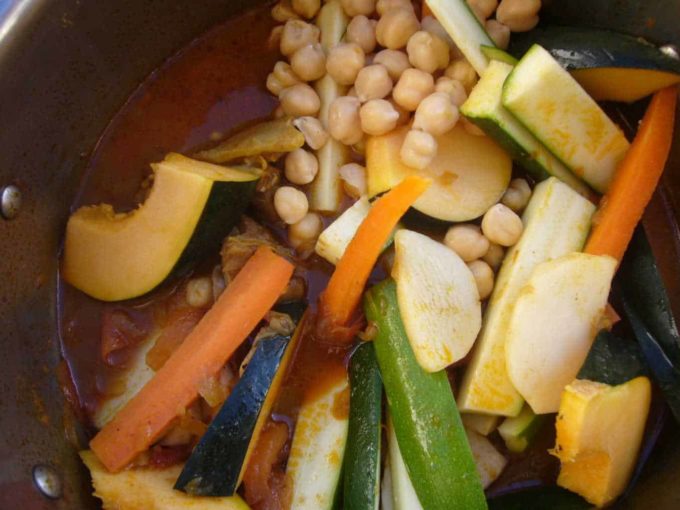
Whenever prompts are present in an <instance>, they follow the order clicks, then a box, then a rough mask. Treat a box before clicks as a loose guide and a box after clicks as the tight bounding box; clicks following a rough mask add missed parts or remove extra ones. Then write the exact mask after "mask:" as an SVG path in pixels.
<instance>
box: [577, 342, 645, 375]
mask: <svg viewBox="0 0 680 510" xmlns="http://www.w3.org/2000/svg"><path fill="white" fill-rule="evenodd" d="M640 375H649V370H648V369H647V366H646V364H645V361H644V357H643V354H642V351H641V350H640V346H639V345H638V344H637V343H635V342H634V341H631V340H627V339H624V338H619V337H617V336H616V335H614V334H613V333H610V332H609V331H607V330H602V331H600V332H599V333H598V334H597V336H596V337H595V341H594V342H593V345H592V347H591V348H590V351H589V352H588V357H587V358H586V361H585V362H584V363H583V366H582V367H581V370H580V371H579V373H578V376H577V377H578V378H579V379H588V380H590V381H597V382H601V383H605V384H609V385H611V386H617V385H619V384H623V383H625V382H628V381H630V380H631V379H635V378H636V377H638V376H640Z"/></svg>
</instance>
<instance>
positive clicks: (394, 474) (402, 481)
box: [387, 419, 423, 510]
mask: <svg viewBox="0 0 680 510" xmlns="http://www.w3.org/2000/svg"><path fill="white" fill-rule="evenodd" d="M387 446H388V449H389V463H390V481H391V483H392V502H393V504H394V510H422V508H423V506H422V505H421V504H420V501H419V500H418V495H417V494H416V490H415V489H414V488H413V483H411V478H410V477H409V474H408V469H407V468H406V464H405V463H404V458H403V457H402V456H401V450H400V449H399V443H398V442H397V435H396V434H395V433H394V426H393V425H392V420H391V419H388V420H387Z"/></svg>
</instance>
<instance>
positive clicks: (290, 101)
mask: <svg viewBox="0 0 680 510" xmlns="http://www.w3.org/2000/svg"><path fill="white" fill-rule="evenodd" d="M339 1H340V4H341V6H342V9H343V10H344V12H345V14H346V15H347V16H348V17H349V23H348V25H347V28H346V31H345V34H344V37H343V39H342V41H340V43H339V44H337V45H335V46H334V47H332V48H330V49H328V50H327V51H325V50H324V48H323V47H322V45H321V43H320V41H321V33H320V29H319V27H317V26H316V25H315V24H314V17H315V16H316V15H317V13H318V12H319V9H320V8H321V1H320V0H281V1H280V2H279V3H278V4H277V5H276V6H275V7H274V8H273V9H272V16H273V17H274V18H275V19H276V20H277V21H279V22H281V23H283V25H280V26H278V27H276V28H275V29H274V31H273V32H272V40H273V41H274V42H276V43H277V44H278V47H279V49H280V52H281V54H282V55H283V56H284V57H285V58H286V60H281V61H279V62H277V63H276V65H275V66H274V69H273V70H272V72H271V73H270V74H269V76H268V77H267V89H268V90H269V91H270V92H271V93H272V94H274V95H276V96H277V97H278V98H279V101H280V107H279V110H278V114H279V115H282V116H283V115H285V116H290V117H293V118H294V121H293V123H294V125H295V126H296V127H297V128H298V129H299V130H300V131H301V132H302V133H303V135H304V136H305V142H306V146H307V147H306V148H300V149H297V150H295V151H293V152H291V153H290V154H288V155H287V157H286V160H285V176H286V179H287V180H288V181H289V182H290V184H291V186H283V187H281V188H279V189H278V190H277V191H276V193H275V196H274V208H275V209H276V211H277V213H278V215H279V216H280V218H281V219H282V220H283V221H284V222H285V223H287V224H288V225H289V239H290V241H291V244H292V245H293V246H295V247H301V246H309V245H313V243H314V241H315V240H316V238H317V237H318V235H319V233H320V232H321V229H322V228H323V223H322V220H321V217H320V216H319V215H318V214H317V213H316V212H310V210H309V203H308V201H307V197H306V195H305V193H304V192H303V191H301V190H300V189H299V187H302V186H306V185H308V184H311V183H312V182H313V181H314V179H315V178H316V176H317V174H318V172H319V161H318V159H317V156H316V155H315V153H314V151H318V150H319V149H321V148H323V146H324V145H325V144H326V143H328V141H329V140H330V139H334V140H337V141H338V142H340V143H342V144H344V145H347V146H349V147H351V148H352V149H353V151H354V153H353V157H352V158H351V159H352V160H353V161H355V162H352V163H348V164H346V165H344V166H342V167H341V168H340V170H339V175H340V179H341V181H342V186H343V189H344V191H345V193H346V194H347V195H348V196H350V197H352V198H359V197H360V196H362V195H364V194H366V169H365V167H364V165H362V164H361V163H362V161H363V150H364V140H365V137H366V135H370V136H379V135H383V134H386V133H389V132H390V131H392V130H393V129H395V128H396V127H398V126H401V125H409V126H410V129H409V131H408V133H407V134H406V137H405V139H404V142H403V144H402V147H401V150H400V156H401V160H402V162H403V163H404V164H406V165H408V166H410V167H413V168H416V169H424V168H427V166H428V165H429V164H430V163H431V162H432V160H433V159H434V157H435V156H436V154H437V137H439V136H441V135H443V134H445V133H447V132H448V131H450V130H451V129H452V128H453V127H454V126H455V125H456V124H457V122H458V121H459V120H461V121H462V122H463V123H464V124H463V125H464V127H465V129H466V130H468V131H469V132H471V133H473V134H477V135H483V133H482V132H481V131H480V130H479V129H478V128H476V126H474V125H472V124H471V123H468V122H467V121H466V120H465V119H460V115H459V112H458V108H459V107H460V106H461V105H462V104H463V103H464V102H465V100H466V99H467V96H468V94H469V93H470V90H471V89H472V88H473V87H474V85H475V83H476V82H477V80H478V76H477V74H476V72H475V70H474V68H473V67H472V66H471V65H470V63H469V62H468V61H467V60H466V59H465V58H464V57H463V55H462V54H461V53H460V51H459V50H458V48H457V47H456V45H455V44H454V42H453V40H452V39H451V37H450V36H449V35H448V34H447V33H446V31H445V30H444V28H443V27H442V25H441V24H440V23H439V22H438V21H437V20H436V19H435V18H433V17H432V16H425V17H423V18H422V19H419V17H418V16H417V14H416V8H415V7H414V4H413V3H411V1H410V0H377V1H376V0H339ZM468 4H469V5H470V8H471V9H472V11H473V12H474V13H475V15H476V16H477V17H478V18H479V20H480V22H481V23H482V24H483V25H484V26H485V28H486V30H487V32H488V34H489V36H490V37H491V38H492V39H493V40H494V42H495V43H496V45H497V46H498V47H500V48H503V49H505V48H507V46H508V43H509V41H510V32H511V31H514V32H518V31H527V30H530V29H531V28H533V27H534V26H535V25H536V23H537V22H538V15H537V14H538V11H539V9H540V7H541V1H540V0H501V2H500V4H499V3H498V0H468ZM494 13H495V19H492V16H493V15H494ZM328 77H330V78H332V80H333V81H334V82H335V83H336V84H338V85H339V86H341V87H344V88H345V90H346V94H345V95H342V96H340V97H337V98H335V99H334V100H333V101H332V102H331V103H330V104H329V105H322V100H321V98H320V97H319V94H318V93H317V91H316V90H315V89H314V87H313V85H314V83H313V82H316V81H318V80H321V79H322V78H324V79H327V78H328ZM323 108H325V109H326V111H327V118H328V122H327V123H326V126H327V128H325V127H324V124H323V123H322V122H321V121H320V119H319V115H320V111H321V110H322V109H323ZM513 192H514V191H512V188H511V189H509V190H508V193H510V194H512V193H513ZM506 195H507V194H506ZM501 206H502V207H503V210H502V211H501V212H498V211H496V210H494V208H492V209H491V210H489V212H488V213H487V214H486V216H485V221H486V229H485V227H484V224H485V223H484V222H482V229H481V231H484V235H485V236H486V237H484V240H486V242H487V245H488V246H487V245H484V243H483V242H481V243H480V246H482V247H483V246H487V249H486V250H483V251H484V253H483V254H482V255H486V254H487V252H489V253H491V252H496V253H498V252H500V253H501V255H502V249H501V248H496V247H495V246H496V245H498V246H511V245H512V244H514V242H508V239H507V237H513V236H514V234H513V235H512V236H510V234H512V233H513V232H515V231H516V230H517V228H516V227H517V221H516V220H513V221H514V225H515V226H514V227H508V228H509V230H508V232H509V233H510V234H509V233H508V232H506V233H505V234H503V235H501V234H498V232H500V231H502V230H503V229H502V228H496V227H494V226H493V225H494V224H496V223H497V220H495V219H494V218H499V217H503V215H504V214H505V213H506V212H510V213H512V214H514V215H515V217H516V216H517V215H516V214H515V213H514V212H513V210H519V209H520V208H518V207H510V208H508V207H506V206H503V205H502V204H500V205H499V206H498V207H501ZM506 210H507V211H506ZM487 217H488V220H487ZM517 220H519V218H518V217H517ZM457 228H468V229H470V228H471V227H469V226H467V225H460V226H457V227H453V228H452V229H451V230H450V233H451V232H453V233H451V235H450V236H447V237H448V238H449V241H450V240H451V239H453V238H454V237H456V236H455V235H454V234H455V232H456V230H455V229H457ZM513 229H514V230H513ZM472 230H474V229H472ZM494 230H495V231H496V232H494ZM481 231H480V232H481ZM486 231H489V232H490V233H487V232H486ZM519 232H520V234H521V220H519ZM479 235H480V236H481V233H480V234H479ZM503 236H505V237H503ZM515 242H516V241H515ZM447 244H448V245H449V246H452V247H453V245H455V244H456V243H454V242H447ZM459 244H460V243H459ZM489 246H491V248H489ZM456 251H458V250H456ZM480 251H482V250H481V248H480V247H478V248H477V250H476V251H475V253H479V252H480ZM482 255H479V256H476V257H473V258H470V256H469V255H466V257H467V258H466V257H464V258H466V260H467V261H469V262H471V263H472V264H473V265H472V266H471V267H472V268H477V273H480V274H482V273H484V271H486V269H479V267H480V266H479V264H476V263H477V262H481V259H482ZM487 258H488V259H489V260H492V259H493V254H490V255H489V256H488V257H487ZM477 259H479V260H477ZM492 261H493V260H492ZM474 264H476V265H474ZM491 265H492V266H493V264H491ZM486 267H490V266H488V263H487V266H486ZM473 272H475V269H473ZM477 273H475V274H477ZM491 276H492V281H493V273H491ZM492 285H493V284H492Z"/></svg>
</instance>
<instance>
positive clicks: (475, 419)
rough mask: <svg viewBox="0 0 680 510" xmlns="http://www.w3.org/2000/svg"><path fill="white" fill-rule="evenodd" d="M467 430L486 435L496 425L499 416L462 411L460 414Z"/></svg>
mask: <svg viewBox="0 0 680 510" xmlns="http://www.w3.org/2000/svg"><path fill="white" fill-rule="evenodd" d="M460 419H461V420H463V425H465V428H466V429H467V430H472V431H474V432H477V433H478V434H481V435H483V436H488V435H489V434H491V433H492V432H493V431H494V430H496V428H497V427H498V422H499V421H500V418H499V417H498V416H493V415H490V414H477V413H463V414H461V415H460Z"/></svg>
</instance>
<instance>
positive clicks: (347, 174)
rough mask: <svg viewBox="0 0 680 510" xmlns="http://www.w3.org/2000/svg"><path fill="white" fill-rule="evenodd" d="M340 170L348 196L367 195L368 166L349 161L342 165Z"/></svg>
mask: <svg viewBox="0 0 680 510" xmlns="http://www.w3.org/2000/svg"><path fill="white" fill-rule="evenodd" d="M338 172H339V174H340V179H341V180H342V187H343V189H344V190H345V193H347V195H348V196H350V197H352V198H359V197H361V196H363V195H366V192H367V186H366V168H364V167H363V166H361V165H360V164H358V163H348V164H346V165H342V166H341V167H340V170H338Z"/></svg>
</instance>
